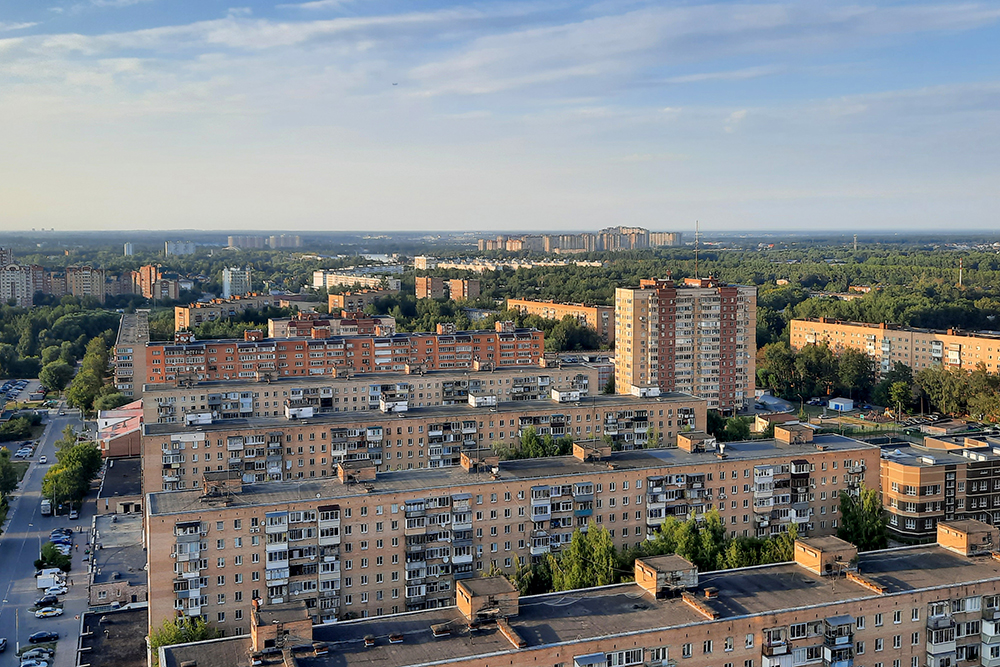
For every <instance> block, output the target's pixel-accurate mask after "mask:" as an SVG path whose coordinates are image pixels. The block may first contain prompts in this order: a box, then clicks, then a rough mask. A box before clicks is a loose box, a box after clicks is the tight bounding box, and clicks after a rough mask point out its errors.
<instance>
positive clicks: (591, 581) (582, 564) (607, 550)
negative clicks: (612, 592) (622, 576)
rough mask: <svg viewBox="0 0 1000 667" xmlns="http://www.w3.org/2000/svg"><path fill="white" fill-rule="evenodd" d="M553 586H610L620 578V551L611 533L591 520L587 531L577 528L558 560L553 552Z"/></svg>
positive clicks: (562, 588) (565, 588)
mask: <svg viewBox="0 0 1000 667" xmlns="http://www.w3.org/2000/svg"><path fill="white" fill-rule="evenodd" d="M548 558H549V559H550V562H549V565H550V568H551V570H552V586H553V588H554V589H555V590H557V591H566V590H572V589H575V588H590V587H592V586H607V585H609V584H613V583H614V582H615V581H616V571H615V570H616V564H617V562H618V561H617V554H616V551H615V545H614V542H613V541H612V539H611V534H610V533H609V532H608V530H607V529H606V528H604V527H603V526H599V525H598V524H596V523H590V524H589V525H588V526H587V530H586V532H584V531H581V530H576V531H574V532H573V538H572V540H571V541H570V543H569V545H568V546H567V547H566V548H565V549H564V550H563V552H562V554H561V555H560V556H559V558H558V559H556V558H555V557H554V556H552V555H551V554H550V555H549V556H548Z"/></svg>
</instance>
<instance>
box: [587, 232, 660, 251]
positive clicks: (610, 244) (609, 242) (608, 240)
mask: <svg viewBox="0 0 1000 667" xmlns="http://www.w3.org/2000/svg"><path fill="white" fill-rule="evenodd" d="M597 245H598V249H599V250H612V251H617V250H637V249H639V248H648V247H649V230H648V229H643V228H642V227H608V228H607V229H602V230H601V231H599V232H598V233H597Z"/></svg>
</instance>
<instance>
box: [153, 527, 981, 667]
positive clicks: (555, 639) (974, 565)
mask: <svg viewBox="0 0 1000 667" xmlns="http://www.w3.org/2000/svg"><path fill="white" fill-rule="evenodd" d="M859 570H860V572H862V573H863V576H864V577H865V578H866V579H868V580H869V581H871V582H874V584H876V585H877V586H879V587H881V588H882V589H883V591H884V594H882V595H880V594H879V593H877V592H875V591H874V590H872V589H871V588H868V587H866V586H862V585H861V584H860V583H857V582H856V581H852V580H849V579H845V578H842V577H831V576H820V575H818V574H816V573H814V572H811V571H809V570H807V569H806V568H804V567H801V566H799V565H796V564H795V563H779V564H775V565H765V566H758V567H750V568H742V569H737V570H723V571H719V572H710V573H703V574H701V575H700V576H699V582H698V587H697V588H698V590H697V591H696V592H695V593H694V594H695V597H696V598H697V599H698V604H699V606H700V607H703V608H705V609H706V610H708V611H710V612H711V613H713V614H714V615H715V620H707V618H706V616H705V615H704V614H703V613H699V612H698V611H696V610H695V609H694V608H692V607H691V606H689V605H688V604H687V603H685V602H684V601H683V600H682V599H681V598H678V597H673V598H666V599H655V598H654V597H652V596H650V595H649V594H648V593H645V592H644V591H643V589H642V588H640V587H639V586H637V585H636V584H632V583H630V584H619V585H615V586H605V587H601V588H591V589H583V590H576V591H564V592H559V593H550V594H546V595H537V596H530V597H522V598H521V599H520V601H519V611H518V615H517V616H513V617H510V618H508V619H507V620H508V622H509V623H510V625H511V626H512V627H513V629H514V631H516V634H517V636H519V637H520V638H521V640H522V641H523V648H520V649H515V648H513V646H512V644H511V642H510V641H509V640H508V639H507V638H506V637H505V636H504V635H503V634H502V633H501V632H500V631H499V630H498V629H497V628H496V627H494V626H492V625H490V626H486V627H485V628H483V629H479V630H475V631H473V630H470V629H469V628H468V625H467V621H466V619H465V617H464V616H463V615H462V614H461V613H460V612H459V610H458V608H457V607H445V608H439V609H432V610H426V611H420V612H412V613H407V614H397V615H392V616H377V617H373V618H368V619H359V620H355V621H342V622H339V623H335V624H326V625H321V626H316V627H314V629H313V640H314V641H323V642H326V644H327V646H328V647H329V648H330V652H329V653H328V654H327V655H325V656H314V655H312V654H311V653H301V654H296V658H297V664H298V665H300V667H331V666H332V665H347V666H350V665H369V664H373V663H377V664H379V665H382V666H383V667H403V666H404V665H425V664H441V663H447V662H449V661H459V660H464V661H467V660H473V659H476V658H486V657H487V656H490V657H496V658H500V657H504V658H509V657H513V658H514V661H515V662H516V663H518V664H521V663H529V662H531V661H532V659H531V657H530V655H529V654H528V653H527V652H528V651H531V650H532V649H543V648H552V647H559V646H565V647H566V651H567V652H568V654H569V655H572V653H573V648H572V647H573V645H574V644H580V643H582V642H588V641H593V640H600V639H615V638H617V637H625V636H632V637H635V636H638V635H642V634H644V633H649V632H654V631H658V630H668V629H671V628H677V627H683V626H693V625H701V624H707V623H713V622H719V621H722V622H726V621H730V620H732V619H736V618H747V617H753V616H763V615H770V614H773V613H778V612H786V611H795V610H797V609H802V610H806V609H809V612H808V614H809V618H813V617H814V616H816V617H820V618H822V617H824V616H827V615H830V616H833V615H835V614H834V613H831V614H825V613H824V611H823V610H822V609H815V608H816V607H820V608H822V607H824V606H828V605H836V604H838V603H844V602H848V601H850V602H852V603H853V602H857V601H862V600H866V599H873V598H879V597H887V596H890V595H893V594H900V593H907V592H912V591H918V590H922V589H932V588H941V587H946V586H954V585H960V584H965V583H974V582H982V581H988V580H997V579H1000V562H997V561H994V560H993V559H991V558H989V557H984V558H968V557H964V556H961V555H958V554H955V553H952V552H950V551H947V550H946V549H943V548H941V547H939V546H937V545H926V546H917V547H903V548H899V549H889V550H885V551H877V552H868V553H865V554H861V555H860V563H859ZM708 588H714V589H716V590H717V592H718V596H717V597H715V598H712V599H708V598H705V597H704V595H703V594H702V592H703V591H704V590H705V589H708ZM833 611H834V610H832V609H831V612H833ZM838 611H840V609H838ZM845 618H846V617H845ZM438 625H445V626H447V627H448V628H449V629H450V630H451V634H450V635H449V636H446V637H435V636H434V634H433V632H432V630H431V626H438ZM390 634H393V635H399V634H402V637H403V639H402V642H401V643H398V644H390V643H389V642H388V641H387V637H388V636H389V635H390ZM365 637H374V639H375V645H374V646H371V647H366V645H365ZM232 641H233V644H234V645H235V644H237V643H239V645H240V646H241V647H243V648H244V650H245V649H246V648H247V647H248V645H249V644H248V643H247V640H246V639H245V638H235V639H234V640H232ZM240 642H242V643H240ZM630 645H631V644H630ZM310 648H311V647H310ZM587 651H588V647H585V646H581V647H580V648H579V650H578V652H579V653H581V654H582V653H586V652H587ZM166 654H167V667H176V666H177V665H179V664H180V663H181V662H182V661H185V660H189V659H193V658H195V657H197V659H198V660H199V662H200V661H203V660H204V661H205V662H204V664H211V665H213V666H216V667H229V665H235V664H236V663H235V662H230V661H228V659H227V657H228V656H232V655H239V659H240V660H245V655H246V654H245V653H243V654H239V653H238V652H237V651H234V650H233V648H232V646H226V645H225V642H224V641H219V642H214V643H201V644H187V645H179V646H173V647H170V648H169V649H167V652H166ZM515 656H516V657H515Z"/></svg>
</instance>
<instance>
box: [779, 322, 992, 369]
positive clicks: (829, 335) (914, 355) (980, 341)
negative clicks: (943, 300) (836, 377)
mask: <svg viewBox="0 0 1000 667" xmlns="http://www.w3.org/2000/svg"><path fill="white" fill-rule="evenodd" d="M789 342H790V344H791V346H792V349H795V350H800V349H802V348H803V347H805V346H806V345H822V344H824V343H825V344H826V345H828V346H829V347H830V349H831V350H833V351H834V352H841V351H843V350H846V349H852V350H860V351H862V352H866V353H867V354H868V355H869V356H870V357H872V358H873V359H874V360H875V361H876V362H877V363H878V368H879V371H880V372H882V373H886V372H888V371H890V370H892V366H893V364H895V363H897V362H898V363H901V364H905V365H906V366H909V367H910V368H912V369H913V370H914V371H919V370H922V369H924V368H930V367H931V366H935V365H938V364H942V365H944V366H948V367H950V368H963V369H966V370H973V369H975V367H976V366H977V365H978V364H980V363H981V364H984V365H985V366H986V369H987V370H989V371H990V372H993V373H996V372H998V371H1000V334H996V333H994V332H975V331H959V330H958V329H947V330H942V329H917V328H914V327H904V326H899V325H895V324H885V323H882V324H867V323H864V322H841V321H838V320H832V319H829V318H822V317H821V318H816V319H801V320H792V321H791V323H790V325H789Z"/></svg>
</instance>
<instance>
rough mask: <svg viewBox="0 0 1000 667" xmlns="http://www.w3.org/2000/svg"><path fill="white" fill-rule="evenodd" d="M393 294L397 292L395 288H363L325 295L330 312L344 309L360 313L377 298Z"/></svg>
mask: <svg viewBox="0 0 1000 667" xmlns="http://www.w3.org/2000/svg"><path fill="white" fill-rule="evenodd" d="M393 294H399V292H398V291H397V290H383V289H363V290H356V291H351V292H341V293H340V294H330V295H329V296H328V297H327V299H328V303H329V311H330V312H331V313H339V312H340V311H342V310H346V311H347V312H349V313H360V312H363V311H364V309H365V308H367V307H368V306H370V305H371V304H373V303H375V301H377V300H378V299H381V298H382V297H386V296H392V295H393Z"/></svg>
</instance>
